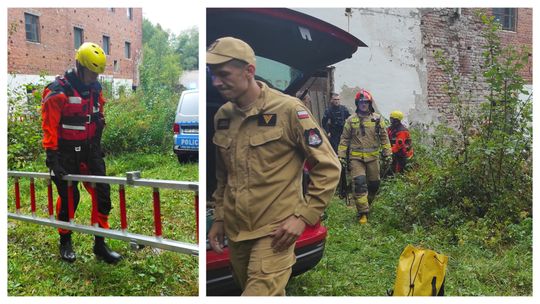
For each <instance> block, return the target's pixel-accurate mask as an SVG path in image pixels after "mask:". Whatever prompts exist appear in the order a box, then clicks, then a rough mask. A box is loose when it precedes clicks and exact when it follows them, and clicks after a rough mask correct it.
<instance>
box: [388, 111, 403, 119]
mask: <svg viewBox="0 0 540 304" xmlns="http://www.w3.org/2000/svg"><path fill="white" fill-rule="evenodd" d="M390 118H395V119H397V120H403V112H401V111H393V112H392V113H390Z"/></svg>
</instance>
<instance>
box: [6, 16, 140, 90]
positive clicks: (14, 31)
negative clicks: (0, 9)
mask: <svg viewBox="0 0 540 304" xmlns="http://www.w3.org/2000/svg"><path fill="white" fill-rule="evenodd" d="M132 12H133V14H132V16H133V18H132V20H130V19H129V18H128V15H127V8H115V9H114V11H111V9H109V8H9V9H8V72H9V73H14V74H31V75H35V74H40V73H42V72H44V73H45V74H47V75H56V74H62V73H63V71H65V70H66V69H67V68H70V67H74V66H75V59H74V58H75V46H74V27H79V28H82V29H83V31H84V32H83V35H84V41H85V42H95V43H97V44H99V45H102V44H103V38H102V37H103V36H108V37H110V55H108V56H107V67H106V69H105V73H104V74H105V75H108V76H112V77H114V78H124V79H132V80H133V82H134V83H135V84H138V72H137V64H138V61H139V60H140V58H141V56H142V50H141V48H142V9H141V8H133V9H132ZM24 13H30V14H33V15H36V16H39V32H40V42H39V43H36V42H29V41H27V40H26V32H25V20H24ZM126 41H127V42H130V43H131V58H130V59H128V58H126V57H125V56H124V44H125V42H126ZM115 60H116V61H117V64H118V68H117V70H115V69H114V67H113V64H114V61H115Z"/></svg>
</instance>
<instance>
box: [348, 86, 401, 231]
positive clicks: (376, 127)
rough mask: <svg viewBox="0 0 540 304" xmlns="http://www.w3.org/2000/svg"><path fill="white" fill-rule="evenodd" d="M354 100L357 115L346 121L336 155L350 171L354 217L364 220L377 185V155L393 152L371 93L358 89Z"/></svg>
mask: <svg viewBox="0 0 540 304" xmlns="http://www.w3.org/2000/svg"><path fill="white" fill-rule="evenodd" d="M354 103H355V105H356V115H351V116H350V117H349V118H348V119H347V120H346V121H345V125H344V127H343V133H342V134H341V141H340V143H339V146H338V157H339V159H340V161H341V163H342V165H343V166H344V167H346V168H347V167H348V168H349V170H350V171H351V175H352V181H353V197H354V202H355V205H356V210H357V214H356V218H357V221H358V223H360V224H366V223H367V221H368V214H369V207H370V206H371V204H372V203H373V200H374V199H375V195H376V194H377V191H378V190H379V185H380V166H379V155H380V153H381V150H382V153H383V157H384V158H390V157H391V154H392V152H391V151H390V142H389V140H388V134H386V128H385V125H384V121H383V120H382V119H381V116H380V115H379V114H377V113H375V108H374V107H373V103H374V101H373V97H372V96H371V93H370V92H368V91H366V90H364V89H360V91H359V92H358V93H357V94H356V97H355V99H354ZM347 160H348V163H347Z"/></svg>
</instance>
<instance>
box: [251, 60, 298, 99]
mask: <svg viewBox="0 0 540 304" xmlns="http://www.w3.org/2000/svg"><path fill="white" fill-rule="evenodd" d="M256 73H257V75H256V78H257V79H259V80H262V81H264V82H266V83H268V84H270V85H271V86H272V87H274V88H276V89H278V90H280V91H284V90H285V89H286V88H287V87H288V86H289V85H290V84H291V83H293V82H294V81H295V80H296V79H298V78H300V77H302V72H300V71H299V70H297V69H295V68H293V67H290V66H288V65H285V64H283V63H280V62H277V61H274V60H272V59H268V58H263V57H259V56H257V70H256Z"/></svg>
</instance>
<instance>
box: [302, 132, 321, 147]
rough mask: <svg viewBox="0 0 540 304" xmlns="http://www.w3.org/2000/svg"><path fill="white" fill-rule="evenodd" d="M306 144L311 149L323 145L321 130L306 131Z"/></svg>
mask: <svg viewBox="0 0 540 304" xmlns="http://www.w3.org/2000/svg"><path fill="white" fill-rule="evenodd" d="M304 137H305V140H306V144H307V145H308V146H310V147H315V148H316V147H318V146H320V145H321V144H322V142H323V140H322V136H321V132H320V131H319V129H309V130H305V131H304Z"/></svg>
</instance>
